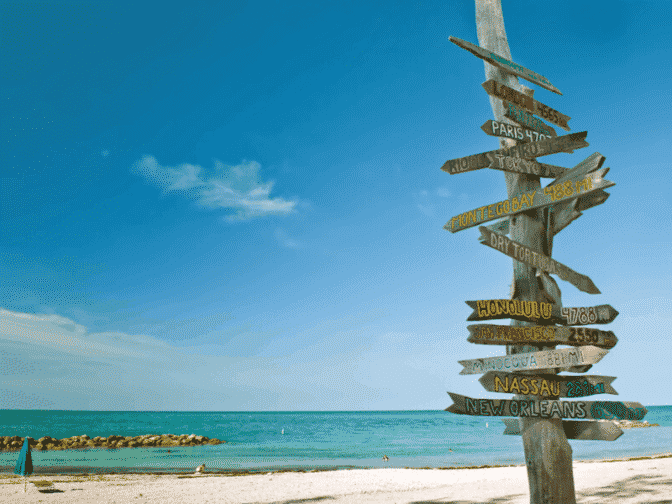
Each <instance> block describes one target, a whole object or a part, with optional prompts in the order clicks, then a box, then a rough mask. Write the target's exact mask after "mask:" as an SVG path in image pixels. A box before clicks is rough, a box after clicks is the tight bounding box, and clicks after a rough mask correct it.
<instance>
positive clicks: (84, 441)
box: [0, 434, 226, 451]
mask: <svg viewBox="0 0 672 504" xmlns="http://www.w3.org/2000/svg"><path fill="white" fill-rule="evenodd" d="M23 439H24V438H22V437H20V436H0V451H19V450H20V449H21V446H23ZM28 443H29V444H30V447H31V448H32V449H33V450H77V449H82V448H151V447H167V446H202V445H218V444H223V443H226V441H221V440H219V439H217V438H212V439H210V438H208V437H205V436H197V435H196V434H190V435H187V434H182V435H180V436H177V435H175V434H161V435H158V434H145V435H144V436H135V437H132V436H108V437H100V436H96V437H94V438H90V437H89V436H87V435H86V434H84V435H83V436H72V437H69V438H63V439H54V438H52V437H50V436H44V437H41V438H40V439H37V440H35V439H32V438H31V439H30V440H29V442H28Z"/></svg>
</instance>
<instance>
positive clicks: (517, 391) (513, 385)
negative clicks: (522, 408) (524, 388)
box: [509, 378, 520, 393]
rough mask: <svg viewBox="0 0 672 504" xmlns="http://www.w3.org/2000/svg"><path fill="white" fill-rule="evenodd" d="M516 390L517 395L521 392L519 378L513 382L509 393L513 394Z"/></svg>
mask: <svg viewBox="0 0 672 504" xmlns="http://www.w3.org/2000/svg"><path fill="white" fill-rule="evenodd" d="M514 388H515V389H516V393H519V392H520V387H518V378H514V379H513V380H511V386H510V387H509V392H513V389H514Z"/></svg>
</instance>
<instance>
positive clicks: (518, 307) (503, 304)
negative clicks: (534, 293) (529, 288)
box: [465, 299, 618, 326]
mask: <svg viewBox="0 0 672 504" xmlns="http://www.w3.org/2000/svg"><path fill="white" fill-rule="evenodd" d="M465 303H467V304H468V305H469V306H470V307H471V308H472V309H473V310H474V311H473V312H472V314H471V315H469V317H468V318H467V320H469V321H472V320H497V319H507V318H508V319H515V320H523V321H525V322H546V323H551V324H562V325H566V326H576V325H588V324H609V323H610V322H613V321H614V319H615V318H616V316H617V315H618V312H617V311H616V310H615V309H614V307H613V306H611V305H608V304H605V305H599V306H590V307H587V308H570V307H563V308H561V307H559V306H557V305H554V304H551V303H544V302H539V301H521V300H518V299H481V300H478V301H465Z"/></svg>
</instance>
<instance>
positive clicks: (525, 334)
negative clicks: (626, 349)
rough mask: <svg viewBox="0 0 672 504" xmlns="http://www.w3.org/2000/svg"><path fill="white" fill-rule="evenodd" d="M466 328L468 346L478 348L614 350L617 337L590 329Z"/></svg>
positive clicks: (486, 326) (487, 326)
mask: <svg viewBox="0 0 672 504" xmlns="http://www.w3.org/2000/svg"><path fill="white" fill-rule="evenodd" d="M467 329H469V337H468V338H467V341H468V342H469V343H477V344H480V345H522V344H527V345H541V344H546V345H572V346H585V345H593V346H596V347H600V348H613V347H614V346H616V343H618V338H616V336H615V335H614V333H613V332H612V331H601V330H600V329H592V328H590V327H556V326H552V325H544V326H509V325H495V324H473V325H470V326H467Z"/></svg>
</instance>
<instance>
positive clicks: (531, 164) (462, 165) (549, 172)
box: [441, 149, 567, 178]
mask: <svg viewBox="0 0 672 504" xmlns="http://www.w3.org/2000/svg"><path fill="white" fill-rule="evenodd" d="M507 150H508V149H497V150H494V151H490V152H482V153H481V154H472V155H471V156H465V157H462V158H457V159H449V160H448V161H446V162H445V163H443V166H442V167H441V169H442V170H443V171H445V172H448V173H450V174H451V175H455V174H456V173H464V172H468V171H474V170H480V169H482V168H495V169H498V170H500V169H501V170H504V171H510V172H513V173H531V174H534V175H538V176H539V177H546V178H556V177H561V176H562V175H563V174H564V173H565V172H566V171H567V169H566V168H562V167H560V166H553V165H549V164H545V163H539V162H537V161H534V160H527V159H520V160H519V163H520V164H521V165H522V166H520V167H519V166H515V167H514V166H511V168H508V169H507V168H504V167H502V168H499V167H498V166H497V165H495V162H496V160H497V156H498V155H502V156H507V157H509V154H508V153H507ZM558 152H561V151H558ZM511 157H515V156H511Z"/></svg>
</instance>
